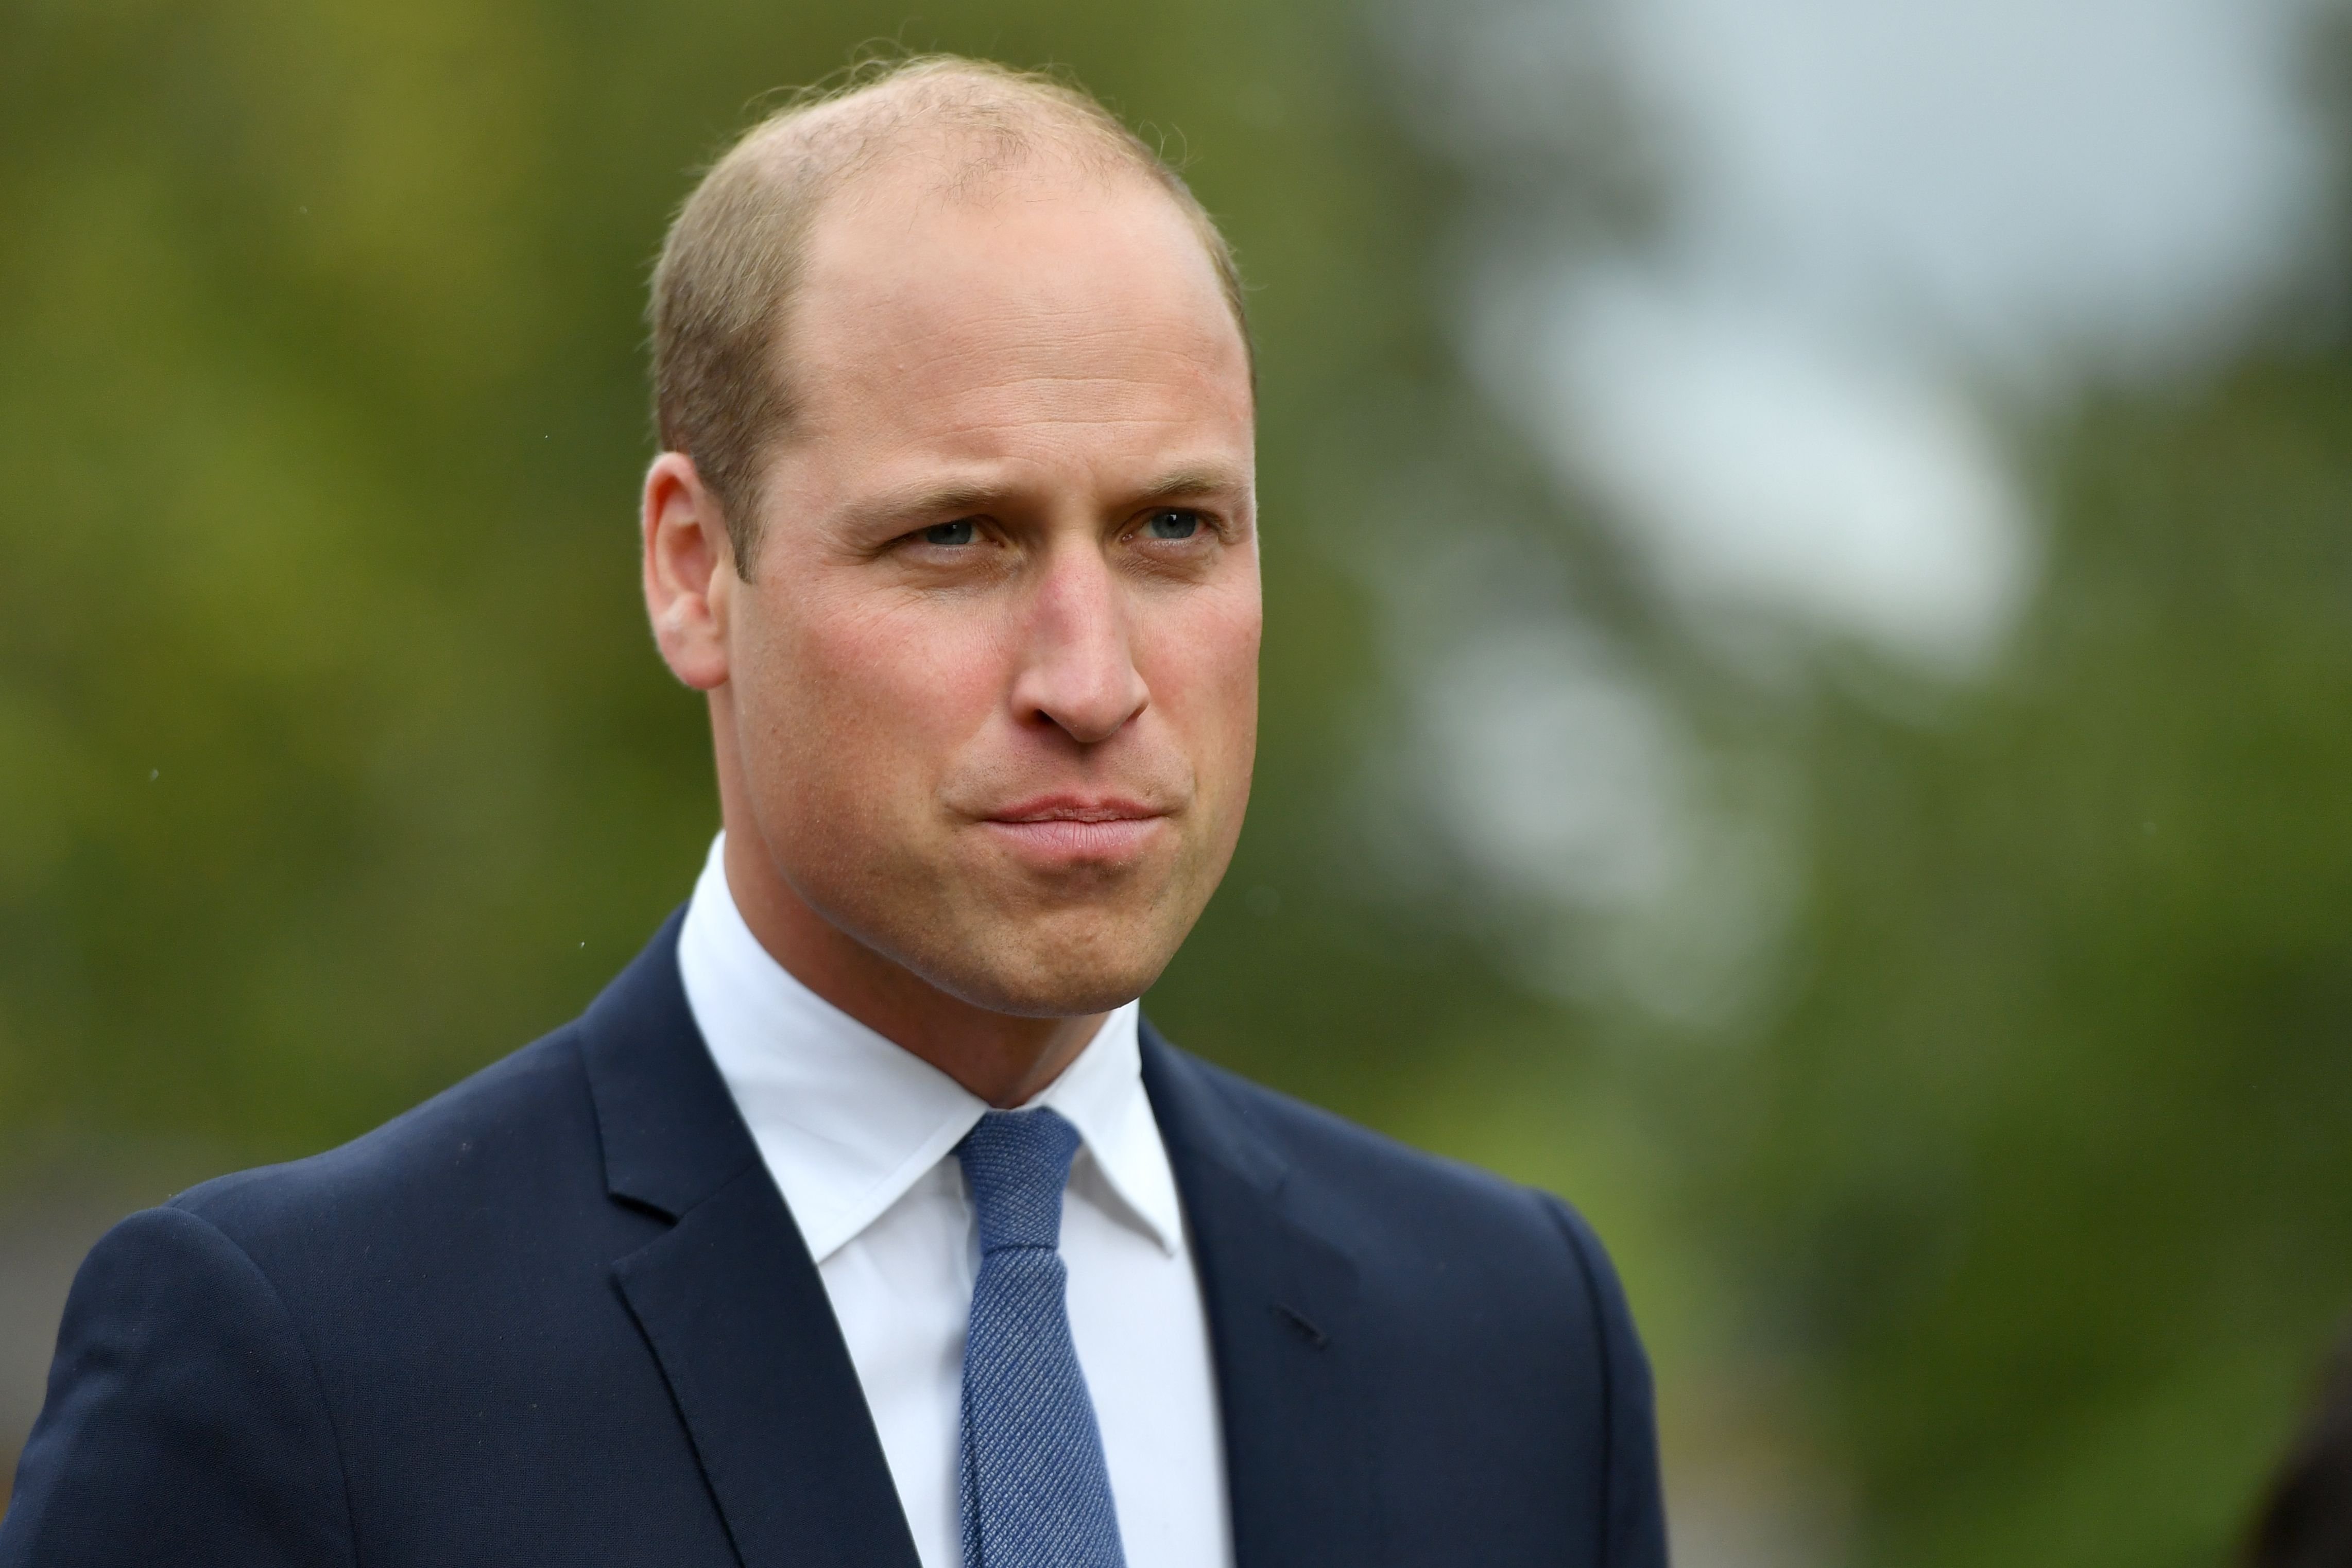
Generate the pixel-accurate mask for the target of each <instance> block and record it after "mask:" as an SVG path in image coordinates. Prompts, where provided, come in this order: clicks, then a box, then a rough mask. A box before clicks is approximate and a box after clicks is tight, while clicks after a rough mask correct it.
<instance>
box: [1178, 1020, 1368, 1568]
mask: <svg viewBox="0 0 2352 1568" xmlns="http://www.w3.org/2000/svg"><path fill="white" fill-rule="evenodd" d="M1142 1047H1143V1082H1144V1088H1145V1091H1146V1092H1147V1093H1149V1095H1150V1100H1151V1109H1152V1113H1153V1116H1154V1117H1155V1118H1156V1119H1157V1121H1158V1122H1159V1124H1160V1137H1161V1139H1162V1141H1163V1142H1164V1143H1165V1144H1166V1145H1167V1147H1168V1159H1169V1164H1170V1165H1171V1167H1172V1168H1173V1169H1174V1171H1175V1175H1176V1186H1177V1191H1178V1192H1179V1193H1180V1194H1181V1197H1182V1198H1183V1202H1184V1214H1185V1220H1186V1224H1187V1226H1188V1228H1189V1229H1190V1231H1191V1234H1192V1254H1193V1265H1194V1267H1195V1269H1197V1270H1198V1271H1199V1273H1200V1278H1201V1291H1202V1298H1203V1300H1204V1301H1205V1302H1206V1305H1207V1308H1208V1316H1209V1334H1210V1342H1211V1345H1212V1349H1213V1354H1214V1355H1215V1358H1216V1365H1217V1390H1218V1400H1219V1404H1220V1406H1221V1407H1222V1409H1223V1422H1224V1438H1225V1484H1226V1490H1227V1491H1228V1494H1229V1495H1230V1498H1231V1501H1232V1507H1233V1528H1234V1562H1235V1564H1236V1568H1295V1565H1296V1564H1298V1563H1376V1562H1378V1561H1379V1559H1380V1551H1379V1540H1380V1528H1379V1523H1378V1514H1377V1502H1378V1497H1377V1491H1376V1489H1375V1487H1374V1485H1373V1466H1372V1455H1371V1449H1370V1433H1371V1431H1372V1429H1373V1423H1372V1421H1371V1419H1370V1416H1371V1414H1372V1413H1371V1411H1370V1407H1369V1399H1370V1385H1369V1381H1368V1379H1367V1377H1366V1375H1365V1372H1366V1357H1367V1355H1368V1354H1369V1347H1368V1345H1367V1344H1366V1343H1365V1342H1364V1336H1363V1334H1362V1333H1360V1311H1359V1281H1358V1277H1357V1272H1356V1268H1355V1265H1354V1264H1353V1263H1352V1262H1350V1261H1349V1259H1348V1257H1347V1256H1346V1254H1345V1253H1343V1252H1342V1251H1340V1250H1339V1249H1338V1248H1337V1247H1335V1246H1333V1245H1332V1244H1331V1243H1330V1242H1329V1241H1328V1240H1326V1239H1324V1238H1322V1237H1320V1236H1318V1235H1317V1234H1316V1233H1315V1232H1314V1230H1313V1229H1312V1228H1310V1227H1309V1226H1308V1225H1307V1224H1306V1223H1303V1222H1302V1221H1301V1220H1300V1219H1299V1218H1297V1215H1296V1214H1295V1213H1294V1208H1295V1205H1294V1203H1293V1202H1292V1201H1290V1200H1291V1199H1292V1198H1293V1197H1294V1196H1295V1195H1293V1194H1291V1193H1290V1192H1289V1191H1288V1186H1289V1172H1288V1170H1287V1168H1286V1166H1284V1164H1283V1163H1282V1161H1281V1159H1280V1158H1279V1157H1278V1156H1277V1155H1276V1154H1275V1153H1274V1151H1273V1149H1272V1148H1271V1147H1270V1146H1269V1145H1267V1144H1266V1143H1265V1140H1264V1139H1263V1138H1261V1137H1260V1136H1259V1135H1258V1134H1256V1132H1255V1129H1254V1128H1253V1127H1252V1126H1251V1125H1250V1124H1249V1122H1248V1120H1247V1117H1246V1113H1245V1112H1244V1109H1243V1107H1242V1106H1241V1105H1240V1104H1239V1103H1236V1102H1235V1101H1234V1099H1233V1098H1232V1097H1231V1096H1230V1095H1228V1094H1227V1093H1226V1092H1224V1091H1223V1089H1222V1088H1221V1087H1220V1086H1219V1085H1218V1084H1217V1083H1216V1082H1215V1081H1214V1080H1213V1078H1212V1077H1211V1075H1210V1074H1209V1072H1208V1071H1205V1070H1204V1069H1203V1068H1202V1066H1201V1065H1200V1064H1199V1063H1197V1062H1195V1061H1192V1059H1190V1058H1188V1057H1186V1056H1184V1055H1182V1054H1181V1052H1179V1051H1175V1050H1174V1049H1173V1048H1171V1046H1170V1045H1169V1044H1168V1043H1167V1042H1166V1041H1165V1040H1161V1039H1160V1036H1159V1034H1158V1031H1156V1030H1153V1029H1152V1028H1151V1027H1150V1025H1149V1024H1148V1023H1147V1024H1146V1025H1145V1026H1144V1028H1143V1037H1142Z"/></svg>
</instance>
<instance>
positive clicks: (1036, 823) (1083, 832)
mask: <svg viewBox="0 0 2352 1568" xmlns="http://www.w3.org/2000/svg"><path fill="white" fill-rule="evenodd" d="M1167 821H1168V813H1167V812H1165V811H1163V810H1160V809H1158V808H1157V807H1153V806H1149V805H1146V804H1144V803H1143V802H1142V801H1139V800H1123V799H1118V798H1100V797H1083V796H1076V795H1052V796H1041V797H1038V798H1036V799H1034V800H1023V801H1019V802H1017V803H1015V804H1013V805H1011V806H1006V807H1003V808H1000V809H999V810H994V811H992V812H990V813H989V814H988V815H987V816H986V817H984V818H982V826H983V827H984V828H986V829H987V830H988V831H990V832H992V833H993V834H995V835H996V836H997V837H998V838H1000V839H1002V840H1003V841H1006V842H1008V843H1010V844H1011V845H1013V847H1014V848H1015V849H1017V850H1019V851H1020V852H1023V853H1024V854H1026V855H1028V856H1031V857H1034V858H1036V859H1040V860H1045V861H1059V862H1077V861H1119V860H1126V859H1129V858H1130V857H1132V856H1133V855H1135V854H1137V853H1138V852H1140V851H1141V850H1142V849H1143V847H1144V845H1145V844H1146V843H1148V842H1149V841H1150V839H1151V837H1152V835H1153V834H1155V833H1157V832H1159V831H1161V829H1162V828H1163V827H1164V826H1165V824H1166V823H1167Z"/></svg>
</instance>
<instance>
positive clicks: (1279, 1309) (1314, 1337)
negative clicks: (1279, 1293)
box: [1274, 1301, 1331, 1350]
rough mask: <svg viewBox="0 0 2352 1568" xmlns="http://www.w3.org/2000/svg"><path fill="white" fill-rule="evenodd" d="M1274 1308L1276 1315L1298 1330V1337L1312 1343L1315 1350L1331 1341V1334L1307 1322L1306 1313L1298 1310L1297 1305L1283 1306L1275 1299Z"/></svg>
mask: <svg viewBox="0 0 2352 1568" xmlns="http://www.w3.org/2000/svg"><path fill="white" fill-rule="evenodd" d="M1274 1310H1275V1312H1276V1315H1278V1316H1279V1317H1280V1318H1281V1319H1282V1321H1283V1322H1286V1323H1288V1324H1289V1325H1290V1326H1291V1327H1292V1328H1295V1329H1297V1331H1298V1333H1299V1337H1300V1338H1302V1339H1304V1340H1305V1341H1306V1342H1307V1343H1308V1344H1311V1345H1313V1346H1314V1347H1315V1348H1316V1349H1317V1350H1321V1349H1322V1348H1323V1347H1324V1346H1325V1345H1327V1344H1329V1343H1331V1336H1330V1335H1328V1334H1327V1333H1324V1332H1323V1331H1322V1330H1321V1329H1318V1328H1317V1327H1316V1326H1315V1325H1314V1324H1313V1323H1311V1322H1307V1315H1306V1314H1305V1313H1304V1312H1300V1311H1299V1310H1298V1309H1297V1307H1288V1306H1285V1305H1283V1304H1282V1303H1281V1302H1279V1301H1276V1303H1275V1305H1274Z"/></svg>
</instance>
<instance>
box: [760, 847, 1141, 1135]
mask: <svg viewBox="0 0 2352 1568" xmlns="http://www.w3.org/2000/svg"><path fill="white" fill-rule="evenodd" d="M724 864H725V868H726V872H727V887H728V892H729V894H730V895H731V896H732V897H733V898H734V900H735V907H736V909H737V911H738V912H740V914H741V915H742V916H743V924H744V925H747V926H749V927H750V928H751V935H752V936H754V937H756V938H757V939H758V940H759V943H760V946H762V947H764V948H765V949H767V952H768V956H770V957H772V958H773V959H775V961H776V962H777V963H779V964H781V965H782V966H783V967H785V968H786V969H787V970H789V971H790V972H791V973H792V976H793V978H794V979H797V980H798V981H800V983H801V984H803V985H804V986H806V987H807V988H809V989H810V990H812V991H814V992H815V993H816V994H817V995H818V996H820V997H822V998H824V1000H825V1001H827V1002H829V1003H831V1004H832V1005H833V1006H835V1007H836V1008H839V1009H841V1010H842V1011H843V1012H845V1013H847V1014H848V1015H849V1016H850V1017H851V1018H854V1019H856V1020H857V1021H858V1022H859V1023H862V1024H864V1025H865V1026H866V1028H868V1029H870V1030H873V1031H874V1032H875V1033H877V1034H878V1035H880V1036H881V1037H882V1038H883V1039H885V1040H889V1041H891V1042H892V1043H893V1044H895V1045H897V1046H898V1048H899V1049H900V1050H902V1051H907V1052H908V1054H909V1055H912V1056H914V1057H917V1058H919V1060H921V1061H926V1062H929V1064H930V1065H931V1066H933V1067H936V1068H938V1069H939V1070H940V1071H941V1072H944V1073H946V1074H947V1075H948V1076H949V1077H950V1078H952V1079H954V1080H955V1081H956V1082H958V1083H960V1084H961V1085H962V1086H963V1087H964V1088H965V1089H966V1090H968V1091H970V1092H971V1093H972V1094H974V1095H976V1096H978V1097H979V1098H980V1099H982V1100H985V1101H987V1102H988V1103H990V1104H991V1105H994V1106H996V1107H998V1108H999V1109H1005V1108H1009V1107H1011V1106H1014V1105H1022V1104H1025V1103H1028V1102H1029V1101H1031V1100H1033V1099H1034V1098H1035V1097H1036V1096H1037V1095H1038V1094H1040V1093H1042V1092H1045V1088H1046V1086H1047V1085H1049V1084H1051V1083H1052V1082H1054V1080H1055V1079H1056V1078H1059V1077H1060V1076H1061V1075H1062V1073H1063V1071H1064V1070H1065V1069H1066V1068H1067V1067H1068V1066H1069V1065H1070V1063H1071V1062H1073V1061H1076V1060H1077V1059H1078V1053H1079V1052H1081V1051H1084V1050H1086V1048H1087V1044H1088V1042H1090V1041H1091V1040H1093V1039H1094V1037H1095V1035H1096V1034H1097V1032H1098V1031H1099V1030H1101V1028H1102V1024H1103V1019H1105V1018H1107V1017H1108V1016H1109V1015H1108V1014H1105V1013H1090V1014H1087V1016H1085V1017H1083V1018H1023V1017H1019V1016H1016V1015H1013V1014H1010V1013H1000V1012H993V1011H991V1010H990V1009H986V1008H982V1007H976V1006H974V1005H973V1004H972V1003H971V1002H968V1001H965V1000H964V999H963V998H961V997H956V996H951V995H950V994H949V993H948V992H946V991H943V990H941V989H940V988H938V987H937V986H934V985H932V984H931V983H930V982H929V981H928V980H926V979H924V978H923V977H920V976H919V975H917V974H915V973H914V972H913V971H912V970H910V969H908V968H907V967H905V966H904V965H901V964H898V963H896V962H894V961H893V960H891V959H890V958H888V957H886V956H883V955H882V954H880V953H877V952H876V951H875V950H874V949H873V948H871V947H868V946H866V945H865V944H864V943H862V942H860V941H858V940H856V938H855V937H853V936H849V935H848V934H847V933H846V932H845V931H843V930H842V929H841V928H840V927H839V926H837V925H834V924H833V923H832V922H831V921H829V920H827V919H825V917H824V915H819V914H818V913H817V912H816V911H815V910H814V909H812V908H810V907H809V906H808V904H807V903H806V902H805V901H804V900H803V899H802V898H801V897H800V895H799V894H796V893H794V892H793V889H792V886H791V884H790V883H787V882H785V881H784V879H783V878H782V876H780V875H779V874H777V873H776V870H775V868H774V866H773V865H772V863H769V862H768V861H767V860H766V857H765V852H764V851H763V850H762V849H761V846H760V845H759V844H758V843H757V842H756V841H753V840H752V839H751V838H749V837H747V836H739V835H737V834H735V833H731V832H730V833H729V834H728V835H727V845H726V850H725V854H724Z"/></svg>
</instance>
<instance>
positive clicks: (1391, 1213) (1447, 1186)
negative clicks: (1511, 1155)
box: [1156, 1040, 1608, 1283]
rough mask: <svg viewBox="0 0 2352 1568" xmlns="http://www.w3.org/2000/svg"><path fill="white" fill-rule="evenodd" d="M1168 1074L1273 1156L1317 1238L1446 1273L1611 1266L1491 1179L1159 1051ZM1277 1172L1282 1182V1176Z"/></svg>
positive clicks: (1527, 1196)
mask: <svg viewBox="0 0 2352 1568" xmlns="http://www.w3.org/2000/svg"><path fill="white" fill-rule="evenodd" d="M1156 1044H1157V1046H1158V1049H1159V1050H1160V1051H1162V1052H1164V1053H1165V1057H1164V1060H1165V1061H1167V1062H1168V1063H1169V1066H1170V1071H1171V1075H1172V1076H1181V1077H1182V1078H1185V1079H1188V1080H1190V1081H1191V1083H1192V1087H1193V1092H1194V1093H1195V1094H1196V1095H1197V1096H1198V1097H1199V1099H1200V1100H1201V1101H1202V1102H1203V1103H1204V1108H1205V1107H1213V1113H1216V1114H1220V1115H1223V1116H1227V1117H1231V1118H1232V1119H1234V1121H1235V1122H1236V1123H1238V1124H1240V1125H1241V1126H1242V1127H1243V1128H1244V1129H1246V1131H1247V1133H1248V1134H1250V1135H1251V1139H1250V1141H1251V1142H1253V1143H1254V1144H1255V1145H1257V1146H1258V1147H1259V1148H1261V1149H1263V1150H1264V1151H1265V1154H1266V1155H1269V1156H1270V1157H1271V1160H1272V1162H1273V1165H1274V1167H1275V1169H1273V1170H1270V1171H1269V1173H1268V1174H1269V1176H1272V1177H1273V1178H1274V1179H1276V1180H1278V1181H1279V1182H1280V1184H1281V1186H1282V1187H1283V1189H1284V1191H1285V1195H1286V1197H1288V1198H1289V1199H1290V1200H1291V1201H1292V1202H1294V1203H1296V1204H1297V1205H1300V1206H1303V1207H1306V1208H1307V1209H1308V1210H1310V1211H1312V1212H1313V1213H1314V1215H1315V1216H1316V1218H1317V1219H1318V1228H1321V1229H1323V1230H1325V1231H1326V1232H1327V1234H1332V1235H1334V1236H1335V1237H1336V1238H1338V1239H1345V1240H1349V1241H1353V1242H1357V1243H1360V1248H1361V1250H1362V1251H1363V1252H1364V1253H1366V1254H1368V1255H1370V1256H1375V1257H1390V1258H1395V1259H1397V1260H1399V1261H1400V1262H1402V1263H1407V1264H1410V1263H1412V1262H1416V1261H1418V1262H1427V1263H1431V1264H1437V1265H1443V1264H1444V1263H1447V1262H1449V1261H1451V1260H1460V1259H1464V1258H1465V1257H1475V1258H1476V1259H1478V1260H1481V1261H1482V1262H1485V1263H1486V1264H1488V1265H1491V1266H1499V1267H1502V1268H1505V1269H1507V1270H1508V1269H1512V1268H1517V1267H1524V1268H1527V1269H1531V1270H1540V1271H1543V1272H1549V1273H1557V1272H1558V1271H1559V1270H1560V1268H1561V1267H1562V1266H1563V1265H1566V1266H1567V1267H1568V1268H1569V1270H1570V1272H1572V1273H1573V1274H1575V1275H1578V1276H1580V1277H1585V1282H1587V1283H1590V1282H1591V1281H1590V1276H1591V1275H1592V1274H1593V1273H1594V1272H1595V1271H1596V1270H1606V1269H1607V1267H1608V1263H1607V1259H1606V1256H1605V1254H1604V1253H1602V1251H1601V1247H1600V1243H1599V1241H1598V1240H1597V1239H1594V1237H1593V1235H1592V1231H1591V1227H1590V1226H1588V1225H1587V1224H1586V1223H1585V1222H1584V1220H1583V1218H1582V1217H1581V1216H1580V1215H1579V1214H1577V1212H1576V1211H1575V1209H1574V1208H1572V1207H1570V1205H1569V1204H1567V1203H1566V1202H1564V1201H1563V1200H1561V1199H1560V1198H1559V1197H1554V1196H1553V1195H1551V1194H1549V1193H1546V1192H1539V1191H1537V1190H1535V1189H1533V1188H1530V1187H1526V1186H1520V1185H1519V1184H1517V1183H1516V1182H1512V1181H1507V1180H1506V1179H1504V1178H1503V1177H1501V1176H1496V1175H1495V1174H1493V1173H1492V1172H1490V1171H1484V1170H1480V1169H1478V1168H1477V1167H1476V1166H1470V1165H1466V1164H1464V1163H1463V1162H1461V1161H1459V1160H1454V1159H1448V1158H1446V1157H1444V1156H1443V1155H1433V1154H1430V1153H1428V1152H1426V1151H1425V1150H1422V1149H1416V1148H1413V1147H1412V1146H1411V1145H1406V1144H1403V1143H1400V1142H1399V1141H1397V1140H1396V1139H1394V1138H1391V1137H1389V1136H1387V1135H1385V1134H1381V1133H1376V1132H1374V1131H1372V1130H1371V1129H1370V1128H1368V1127H1364V1126H1361V1125H1360V1124H1357V1123H1354V1122H1350V1121H1349V1120H1348V1119H1347V1118H1345V1117H1343V1116H1339V1115H1337V1114H1335V1113H1332V1112H1329V1111H1326V1110H1324V1109H1322V1108H1321V1107H1319V1106H1316V1105H1311V1104H1308V1103H1306V1102H1305V1101H1302V1100H1298V1099H1295V1098H1293V1097H1292V1096H1290V1095H1287V1094H1285V1093H1282V1092H1279V1091H1276V1090H1273V1089H1269V1088H1266V1087H1265V1085H1263V1084H1260V1083H1255V1082H1251V1081H1250V1080H1249V1079H1246V1078H1244V1077H1242V1076H1241V1075H1240V1074H1238V1073H1235V1072H1233V1071H1228V1070H1227V1069H1224V1068H1222V1067H1218V1066H1215V1065H1213V1063H1210V1062H1207V1061H1202V1060H1201V1059H1200V1058H1198V1057H1196V1056H1192V1055H1191V1054H1190V1053H1188V1052H1184V1051H1178V1050H1176V1049H1175V1048H1174V1047H1172V1046H1170V1045H1168V1044H1167V1043H1166V1041H1164V1040H1158V1041H1156ZM1277 1172H1278V1174H1277Z"/></svg>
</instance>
